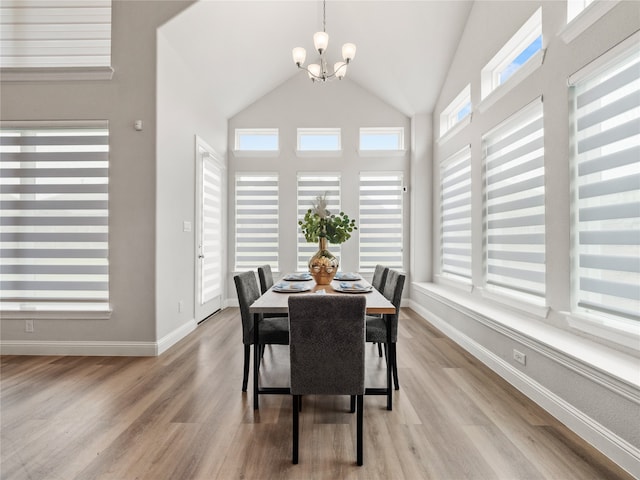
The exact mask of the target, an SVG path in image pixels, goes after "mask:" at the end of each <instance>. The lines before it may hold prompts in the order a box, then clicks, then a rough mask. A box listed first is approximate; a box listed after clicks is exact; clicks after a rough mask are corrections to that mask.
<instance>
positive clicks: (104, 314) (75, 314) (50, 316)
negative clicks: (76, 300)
mask: <svg viewBox="0 0 640 480" xmlns="http://www.w3.org/2000/svg"><path fill="white" fill-rule="evenodd" d="M112 313H113V310H112V309H111V308H109V307H108V306H107V307H102V306H100V307H96V308H95V309H91V310H89V309H86V308H85V309H83V310H81V309H77V310H76V309H60V310H57V309H56V310H54V309H51V308H49V309H39V310H36V309H33V310H26V309H25V310H2V313H1V317H2V319H3V320H25V319H29V320H40V319H42V320H107V319H109V318H111V314H112Z"/></svg>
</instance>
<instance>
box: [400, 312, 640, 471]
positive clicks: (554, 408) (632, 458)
mask: <svg viewBox="0 0 640 480" xmlns="http://www.w3.org/2000/svg"><path fill="white" fill-rule="evenodd" d="M408 306H409V308H411V309H412V310H414V311H415V312H417V313H418V314H420V315H421V316H423V317H424V318H428V319H429V322H430V323H431V324H433V325H434V326H435V327H436V328H437V329H439V330H440V331H441V332H442V333H444V334H445V335H446V336H447V337H449V338H451V339H452V340H453V341H454V342H456V343H457V344H458V345H460V346H461V347H462V348H464V349H465V350H466V351H468V352H469V353H471V354H472V355H473V356H474V357H476V358H477V359H478V360H480V361H481V362H482V363H484V364H485V365H486V366H488V367H489V368H490V369H491V370H493V371H494V372H495V373H497V374H498V375H500V376H501V377H502V378H504V379H505V380H506V381H507V382H509V383H510V384H511V385H513V386H514V387H515V388H517V389H518V390H519V391H521V392H522V393H523V394H525V395H526V396H527V397H529V398H530V399H531V400H533V401H534V402H535V403H536V404H538V405H539V406H540V407H542V408H543V409H544V410H546V411H547V412H548V413H550V414H551V415H553V416H554V417H555V418H556V419H558V420H559V421H560V422H562V423H563V424H564V425H566V426H567V427H568V428H569V429H571V430H572V431H573V432H575V433H576V434H577V435H579V436H580V437H581V438H582V439H584V440H585V441H586V442H588V443H590V444H591V445H593V446H594V447H595V448H596V449H598V450H599V451H600V452H602V453H603V454H604V455H606V456H607V457H609V458H610V459H611V460H612V461H613V462H615V463H616V464H618V465H619V466H620V467H622V468H624V469H625V470H626V471H627V472H629V473H631V474H632V475H634V476H635V477H636V478H640V449H638V448H636V447H635V446H633V445H631V444H630V443H629V442H627V441H626V440H624V439H623V438H621V437H619V436H618V435H616V434H615V433H613V432H612V431H611V430H609V429H607V428H606V427H604V426H603V425H602V424H600V423H598V422H597V421H595V420H594V419H592V418H591V417H589V416H587V415H586V414H585V413H583V412H582V411H580V410H578V409H577V408H576V407H574V406H573V405H571V404H570V403H568V402H567V401H565V400H564V399H563V398H561V397H559V396H557V395H556V394H554V393H553V392H551V391H550V390H549V389H547V388H546V387H544V386H543V385H541V384H540V383H538V382H536V381H535V380H533V379H532V378H530V377H529V376H527V375H525V374H524V373H522V372H521V371H520V370H518V369H517V368H515V367H514V366H512V365H511V364H509V363H508V362H506V361H505V360H503V359H502V358H501V357H499V356H498V355H496V354H494V353H493V352H491V351H490V350H488V349H487V348H485V347H483V346H482V345H480V344H479V343H478V342H476V341H475V340H473V339H472V338H471V337H469V336H467V335H466V334H464V333H463V332H461V331H460V330H458V329H456V328H455V327H453V326H452V325H451V324H450V323H448V322H446V321H445V320H443V319H442V318H440V317H439V316H437V315H435V314H434V313H433V312H431V311H429V310H427V309H426V308H424V307H423V306H422V305H420V304H418V303H417V302H415V301H412V300H409V302H408Z"/></svg>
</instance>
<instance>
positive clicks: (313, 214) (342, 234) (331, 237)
mask: <svg viewBox="0 0 640 480" xmlns="http://www.w3.org/2000/svg"><path fill="white" fill-rule="evenodd" d="M298 225H300V228H301V229H302V233H303V234H304V238H305V239H306V240H307V242H313V243H315V242H317V241H318V240H319V239H320V238H326V239H327V241H328V242H329V243H331V244H333V245H339V244H341V243H344V242H346V241H347V240H349V239H350V238H351V232H353V231H354V230H357V229H358V227H357V226H356V221H355V220H354V219H351V218H349V216H348V215H347V214H346V213H344V212H340V213H339V214H337V215H336V214H332V213H331V212H330V211H329V210H328V209H327V194H326V193H325V194H324V195H323V196H318V197H316V203H315V204H314V205H313V208H310V209H309V210H307V213H306V214H305V216H304V219H303V220H300V221H298Z"/></svg>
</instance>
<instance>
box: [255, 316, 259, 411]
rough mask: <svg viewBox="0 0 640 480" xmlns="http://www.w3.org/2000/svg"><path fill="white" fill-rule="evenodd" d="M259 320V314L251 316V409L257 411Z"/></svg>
mask: <svg viewBox="0 0 640 480" xmlns="http://www.w3.org/2000/svg"><path fill="white" fill-rule="evenodd" d="M259 320H260V315H259V314H257V313H256V314H254V315H253V409H254V410H257V409H258V390H259V388H260V386H259V385H258V371H259V369H260V344H259V343H258V339H259V338H260V335H259V332H258V324H259V323H260V322H259Z"/></svg>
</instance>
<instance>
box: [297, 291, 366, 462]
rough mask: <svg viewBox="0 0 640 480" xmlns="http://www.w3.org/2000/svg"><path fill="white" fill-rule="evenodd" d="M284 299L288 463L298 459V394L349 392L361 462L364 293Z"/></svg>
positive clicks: (341, 393) (358, 459)
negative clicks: (290, 422) (290, 454)
mask: <svg viewBox="0 0 640 480" xmlns="http://www.w3.org/2000/svg"><path fill="white" fill-rule="evenodd" d="M288 302H289V328H290V333H291V342H290V345H289V356H290V361H291V394H292V395H293V397H292V400H293V463H294V464H297V463H298V440H299V415H300V413H299V410H300V404H301V398H302V395H349V396H350V397H351V411H352V412H353V410H354V400H355V404H356V407H355V411H356V417H357V420H356V457H357V463H358V465H362V464H363V454H362V452H363V444H362V443H363V433H362V430H363V425H362V424H363V408H364V402H363V395H364V392H365V388H364V356H365V353H364V343H365V321H364V315H365V309H366V299H365V298H364V296H363V295H354V296H344V297H341V296H336V295H299V296H291V297H289V299H288ZM354 397H355V398H354Z"/></svg>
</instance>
